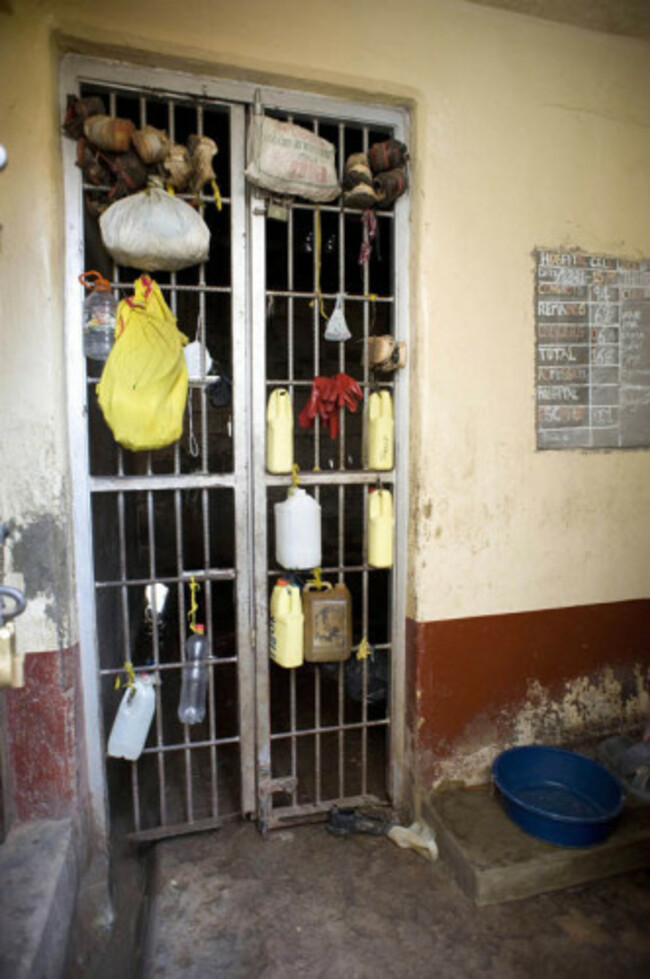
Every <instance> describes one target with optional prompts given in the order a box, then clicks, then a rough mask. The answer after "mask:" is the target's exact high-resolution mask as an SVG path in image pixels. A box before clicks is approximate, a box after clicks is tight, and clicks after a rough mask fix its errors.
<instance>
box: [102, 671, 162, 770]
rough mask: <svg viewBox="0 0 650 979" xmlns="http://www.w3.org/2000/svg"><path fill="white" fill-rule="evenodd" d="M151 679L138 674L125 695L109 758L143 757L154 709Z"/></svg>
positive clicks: (131, 759)
mask: <svg viewBox="0 0 650 979" xmlns="http://www.w3.org/2000/svg"><path fill="white" fill-rule="evenodd" d="M153 684H154V680H153V678H152V677H150V676H149V675H148V674H147V673H141V674H140V676H138V677H136V678H135V680H134V681H133V686H131V687H129V688H128V689H127V690H125V692H124V696H123V697H122V700H121V702H120V706H119V708H118V711H117V714H116V715H115V720H114V721H113V727H112V728H111V734H110V737H109V739H108V753H109V755H110V756H111V757H112V758H126V759H127V760H128V761H137V759H138V758H139V757H140V755H141V754H142V749H143V748H144V745H145V742H146V740H147V735H148V734H149V728H150V727H151V721H152V720H153V715H154V711H155V709H156V692H155V690H154V686H153Z"/></svg>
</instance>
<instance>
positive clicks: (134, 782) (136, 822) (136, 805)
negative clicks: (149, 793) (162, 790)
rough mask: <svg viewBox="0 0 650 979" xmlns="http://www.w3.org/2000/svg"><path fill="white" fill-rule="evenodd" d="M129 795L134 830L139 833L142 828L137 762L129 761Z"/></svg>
mask: <svg viewBox="0 0 650 979" xmlns="http://www.w3.org/2000/svg"><path fill="white" fill-rule="evenodd" d="M131 796H132V798H133V826H134V828H135V832H136V833H139V832H140V830H141V829H142V815H141V812H140V787H139V785H138V763H137V761H132V762H131Z"/></svg>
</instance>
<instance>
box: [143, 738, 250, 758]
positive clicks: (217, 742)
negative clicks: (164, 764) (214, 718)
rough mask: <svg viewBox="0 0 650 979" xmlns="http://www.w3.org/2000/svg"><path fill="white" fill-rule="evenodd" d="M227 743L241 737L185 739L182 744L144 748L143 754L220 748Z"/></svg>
mask: <svg viewBox="0 0 650 979" xmlns="http://www.w3.org/2000/svg"><path fill="white" fill-rule="evenodd" d="M225 744H239V737H238V736H237V737H232V738H215V739H214V740H213V741H210V740H208V741H188V742H185V741H183V742H182V743H181V744H164V745H161V746H160V747H159V748H158V747H156V748H144V749H143V751H142V754H143V755H159V754H161V753H164V754H171V753H172V752H173V751H194V750H195V749H197V748H211V747H212V746H213V745H214V746H215V747H217V748H220V747H221V746H222V745H225Z"/></svg>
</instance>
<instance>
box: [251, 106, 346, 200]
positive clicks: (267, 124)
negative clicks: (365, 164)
mask: <svg viewBox="0 0 650 979" xmlns="http://www.w3.org/2000/svg"><path fill="white" fill-rule="evenodd" d="M335 152H336V151H335V148H334V145H333V144H332V143H330V142H328V141H327V140H326V139H323V138H322V137H321V136H317V135H316V134H315V133H312V132H310V130H309V129H304V128H303V127H302V126H296V125H295V124H294V123H292V122H280V121H279V120H277V119H271V118H270V117H269V116H264V115H254V116H253V117H252V119H251V122H250V127H249V130H248V143H247V153H246V156H247V161H248V166H247V167H246V177H247V179H248V180H249V181H250V183H252V184H255V186H256V187H261V188H263V189H264V190H270V191H272V192H273V193H275V194H288V195H296V196H298V197H304V198H306V200H308V201H314V202H316V203H320V202H324V201H331V200H333V199H334V198H335V197H338V195H339V194H340V192H341V188H340V186H339V182H338V179H337V176H336V166H335V161H334V158H335Z"/></svg>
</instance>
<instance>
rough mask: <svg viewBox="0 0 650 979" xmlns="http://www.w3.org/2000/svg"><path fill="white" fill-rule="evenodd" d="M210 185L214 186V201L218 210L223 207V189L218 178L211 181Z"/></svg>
mask: <svg viewBox="0 0 650 979" xmlns="http://www.w3.org/2000/svg"><path fill="white" fill-rule="evenodd" d="M210 186H211V187H212V193H213V195H214V203H215V204H216V207H217V211H220V210H221V209H222V207H223V201H222V200H221V191H220V190H219V184H218V183H217V181H216V180H214V179H213V180H211V181H210Z"/></svg>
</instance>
